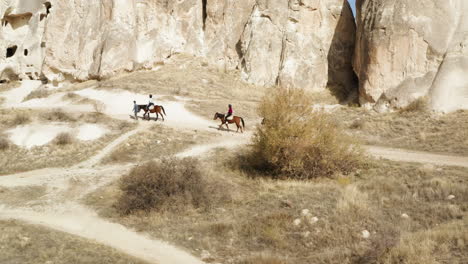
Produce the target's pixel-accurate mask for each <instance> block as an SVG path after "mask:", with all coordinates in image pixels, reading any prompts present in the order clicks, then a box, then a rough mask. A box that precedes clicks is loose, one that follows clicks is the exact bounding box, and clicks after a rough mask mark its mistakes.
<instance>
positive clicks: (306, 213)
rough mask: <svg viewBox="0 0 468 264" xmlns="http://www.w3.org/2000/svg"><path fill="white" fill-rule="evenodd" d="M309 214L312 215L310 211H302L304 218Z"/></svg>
mask: <svg viewBox="0 0 468 264" xmlns="http://www.w3.org/2000/svg"><path fill="white" fill-rule="evenodd" d="M309 214H310V211H309V209H304V210H302V211H301V215H302V216H308V215H309Z"/></svg>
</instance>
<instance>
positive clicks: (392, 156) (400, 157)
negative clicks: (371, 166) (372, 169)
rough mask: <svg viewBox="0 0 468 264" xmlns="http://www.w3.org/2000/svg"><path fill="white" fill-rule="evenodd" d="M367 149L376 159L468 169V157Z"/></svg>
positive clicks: (369, 147)
mask: <svg viewBox="0 0 468 264" xmlns="http://www.w3.org/2000/svg"><path fill="white" fill-rule="evenodd" d="M365 148H366V150H367V152H368V153H369V154H370V155H372V156H374V157H376V158H383V159H388V160H393V161H401V162H415V163H424V164H433V165H439V166H457V167H465V168H468V157H461V156H449V155H440V154H433V153H428V152H421V151H413V150H407V149H396V148H387V147H379V146H365Z"/></svg>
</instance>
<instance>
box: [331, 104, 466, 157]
mask: <svg viewBox="0 0 468 264" xmlns="http://www.w3.org/2000/svg"><path fill="white" fill-rule="evenodd" d="M333 117H334V118H336V120H338V122H341V123H342V124H343V126H344V127H347V128H348V132H349V133H350V134H351V135H353V136H355V137H356V138H359V139H360V140H362V141H363V142H365V143H366V144H369V145H381V146H388V147H395V148H405V149H413V150H420V151H428V152H434V153H448V154H457V155H468V111H458V112H454V113H450V114H446V115H439V114H434V113H430V112H425V111H415V112H414V111H406V112H395V113H384V114H379V113H374V112H372V111H366V110H364V109H361V108H350V107H342V108H340V109H339V110H336V111H335V112H333Z"/></svg>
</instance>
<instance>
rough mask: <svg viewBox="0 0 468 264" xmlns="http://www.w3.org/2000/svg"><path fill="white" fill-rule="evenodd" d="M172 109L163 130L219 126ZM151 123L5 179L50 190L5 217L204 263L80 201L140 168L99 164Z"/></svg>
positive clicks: (220, 143)
mask: <svg viewBox="0 0 468 264" xmlns="http://www.w3.org/2000/svg"><path fill="white" fill-rule="evenodd" d="M95 99H99V98H97V97H96V98H95ZM167 105H168V107H167V109H166V111H168V112H169V113H168V119H169V121H167V122H165V123H164V125H167V126H170V127H173V128H176V129H178V130H180V131H183V130H185V129H192V130H193V129H197V130H210V131H211V130H212V129H213V126H214V127H216V123H214V122H213V121H209V120H206V119H203V118H201V117H199V116H196V115H194V114H192V113H190V112H189V111H187V110H186V109H185V107H184V105H183V103H181V102H169V103H167ZM108 114H112V113H110V112H109V113H108ZM117 115H118V116H120V117H123V116H125V113H117ZM127 118H128V115H127ZM200 120H201V121H200ZM150 123H153V122H147V121H143V122H140V123H139V125H138V126H137V128H136V129H134V130H132V131H130V132H127V133H125V134H123V135H121V136H120V137H119V138H117V139H116V140H114V141H113V142H111V143H110V144H109V145H108V146H107V147H105V148H104V149H102V150H101V151H100V152H99V153H98V154H97V155H95V156H94V157H90V158H89V159H88V160H87V161H84V162H82V163H80V164H78V165H76V166H73V167H71V168H62V169H59V168H48V169H42V170H36V171H31V172H25V173H19V174H14V175H7V176H3V177H0V186H3V187H9V188H13V187H24V186H46V187H47V192H46V194H45V195H44V196H42V197H40V198H39V199H37V200H34V201H29V202H28V203H26V204H24V205H23V206H21V207H11V206H9V205H7V204H3V205H2V204H0V218H3V219H19V220H23V221H25V222H28V223H33V224H39V225H43V226H46V227H49V228H53V229H56V230H60V231H64V232H67V233H70V234H74V235H77V236H81V237H84V238H87V239H92V240H95V241H98V242H100V243H102V244H104V245H108V246H111V247H114V248H116V249H118V250H121V251H122V252H125V253H127V254H129V255H132V256H135V257H138V258H141V259H143V260H146V261H148V262H150V263H161V264H172V263H174V264H175V263H184V264H190V263H202V262H201V261H200V260H199V259H197V258H196V257H194V256H192V255H190V254H188V253H186V252H184V251H183V250H181V249H178V248H176V247H174V246H171V245H169V244H167V243H165V242H163V241H159V240H155V239H151V238H149V237H147V236H146V235H144V234H141V233H138V232H135V231H134V230H130V229H128V228H126V227H124V226H122V225H120V224H116V223H112V222H109V221H108V220H106V219H102V218H100V217H99V216H97V214H96V213H95V212H93V211H91V210H90V209H88V208H85V207H84V206H82V205H81V204H80V199H81V198H83V197H84V196H85V195H86V194H88V193H90V192H92V191H94V190H96V189H97V188H99V187H101V186H104V185H106V184H109V183H111V182H113V181H115V180H117V179H118V178H119V177H120V176H122V175H123V174H125V173H128V171H130V170H131V168H132V167H133V166H135V164H128V165H112V166H102V165H99V162H100V161H101V160H102V158H104V157H105V156H107V155H108V154H109V153H111V152H112V151H113V150H114V149H115V148H116V147H118V146H119V145H120V144H121V143H123V142H124V141H125V140H126V139H128V138H129V137H130V136H132V135H135V134H136V133H138V132H140V131H142V130H144V129H147V128H148V127H149V124H150ZM251 135H252V134H251V133H245V134H243V135H241V134H234V133H225V134H223V135H222V136H218V137H217V138H215V139H213V141H212V142H210V143H208V144H204V145H199V146H196V147H193V148H190V149H187V150H185V151H183V152H181V153H178V154H176V156H177V157H190V156H196V157H201V156H203V155H205V154H206V153H207V152H209V151H211V150H213V149H216V148H233V147H236V146H239V145H242V144H247V143H248V142H249V141H250V137H251ZM367 150H368V152H369V153H370V154H371V155H373V156H375V157H380V158H386V159H390V160H395V161H404V162H419V163H428V164H437V165H447V166H462V167H468V159H467V158H465V157H454V156H443V155H435V154H431V153H423V152H414V151H408V150H401V149H389V148H382V147H373V146H369V147H367Z"/></svg>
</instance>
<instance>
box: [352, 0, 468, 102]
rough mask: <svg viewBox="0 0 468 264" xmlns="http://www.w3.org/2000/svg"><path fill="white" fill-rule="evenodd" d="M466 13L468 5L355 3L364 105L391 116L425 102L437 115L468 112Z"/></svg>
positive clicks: (409, 0) (392, 0)
mask: <svg viewBox="0 0 468 264" xmlns="http://www.w3.org/2000/svg"><path fill="white" fill-rule="evenodd" d="M467 12H468V3H467V2H466V1H465V0H453V1H438V0H372V1H370V0H357V17H356V20H357V38H356V50H355V56H354V69H355V72H356V74H357V76H358V78H359V91H360V101H361V103H362V104H363V105H367V106H372V105H376V106H377V107H376V108H377V109H381V110H387V109H389V108H402V107H405V106H407V105H408V104H410V103H411V102H413V101H415V100H417V99H419V98H421V97H427V98H429V99H430V104H431V106H432V108H433V109H435V110H440V111H453V110H456V109H461V108H468V85H467V83H468V60H467V54H468V52H467V49H468V48H466V44H467V37H468V22H467V19H468V18H467V17H466V16H463V14H466V13H467Z"/></svg>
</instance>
